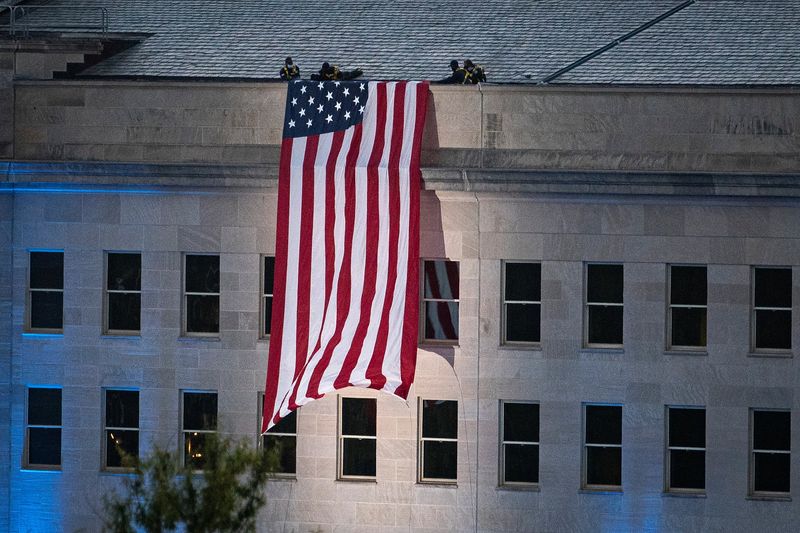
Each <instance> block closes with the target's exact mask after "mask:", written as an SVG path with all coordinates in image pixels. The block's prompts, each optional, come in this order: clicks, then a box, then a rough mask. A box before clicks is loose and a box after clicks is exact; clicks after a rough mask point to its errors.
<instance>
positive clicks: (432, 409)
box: [418, 399, 458, 483]
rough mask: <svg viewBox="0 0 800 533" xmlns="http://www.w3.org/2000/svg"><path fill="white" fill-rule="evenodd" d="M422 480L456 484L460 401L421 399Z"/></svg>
mask: <svg viewBox="0 0 800 533" xmlns="http://www.w3.org/2000/svg"><path fill="white" fill-rule="evenodd" d="M418 457H419V481H420V482H433V483H455V482H456V479H457V465H458V402H457V401H455V400H422V399H420V416H419V454H418Z"/></svg>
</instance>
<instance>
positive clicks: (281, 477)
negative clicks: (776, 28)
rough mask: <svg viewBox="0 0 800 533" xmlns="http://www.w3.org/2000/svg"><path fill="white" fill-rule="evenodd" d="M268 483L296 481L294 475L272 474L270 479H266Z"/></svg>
mask: <svg viewBox="0 0 800 533" xmlns="http://www.w3.org/2000/svg"><path fill="white" fill-rule="evenodd" d="M267 480H268V481H290V482H295V481H297V475H296V474H272V475H271V477H269V478H267Z"/></svg>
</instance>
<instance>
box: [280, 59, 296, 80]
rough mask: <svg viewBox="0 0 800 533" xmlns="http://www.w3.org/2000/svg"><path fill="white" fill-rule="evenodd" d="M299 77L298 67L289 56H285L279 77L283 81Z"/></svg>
mask: <svg viewBox="0 0 800 533" xmlns="http://www.w3.org/2000/svg"><path fill="white" fill-rule="evenodd" d="M299 77H300V67H298V66H297V65H295V64H294V63H293V62H292V58H291V57H287V58H286V61H284V63H283V67H282V68H281V79H282V80H284V81H289V80H293V79H295V78H299Z"/></svg>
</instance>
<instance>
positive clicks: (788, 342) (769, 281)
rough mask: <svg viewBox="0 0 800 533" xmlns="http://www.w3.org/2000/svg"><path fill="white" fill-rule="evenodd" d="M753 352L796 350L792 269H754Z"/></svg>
mask: <svg viewBox="0 0 800 533" xmlns="http://www.w3.org/2000/svg"><path fill="white" fill-rule="evenodd" d="M751 324H752V342H753V351H789V350H791V349H792V269H791V268H764V267H756V268H754V269H753V315H752V321H751Z"/></svg>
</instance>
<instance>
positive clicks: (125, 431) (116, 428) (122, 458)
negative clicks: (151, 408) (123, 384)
mask: <svg viewBox="0 0 800 533" xmlns="http://www.w3.org/2000/svg"><path fill="white" fill-rule="evenodd" d="M104 443H105V444H104V446H105V454H104V455H105V459H104V463H103V465H104V467H105V468H108V469H115V468H127V467H129V466H131V463H130V460H131V459H136V458H138V457H139V391H135V390H124V389H107V390H106V391H105V440H104Z"/></svg>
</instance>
